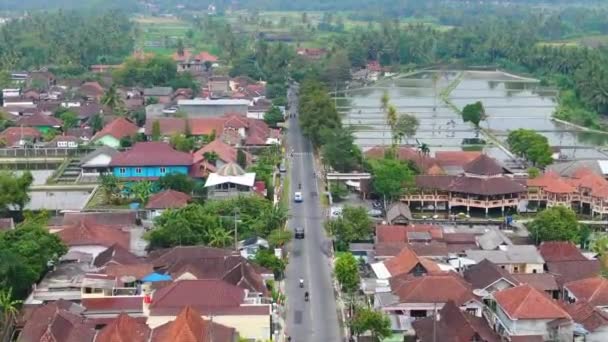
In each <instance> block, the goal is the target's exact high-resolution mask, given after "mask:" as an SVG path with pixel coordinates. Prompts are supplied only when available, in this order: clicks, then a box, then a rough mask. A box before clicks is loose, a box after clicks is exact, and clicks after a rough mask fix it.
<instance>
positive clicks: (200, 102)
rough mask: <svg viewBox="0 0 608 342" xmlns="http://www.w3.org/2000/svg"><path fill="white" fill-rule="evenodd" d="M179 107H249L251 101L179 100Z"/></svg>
mask: <svg viewBox="0 0 608 342" xmlns="http://www.w3.org/2000/svg"><path fill="white" fill-rule="evenodd" d="M177 105H178V106H228V105H232V106H249V100H238V99H218V100H206V99H193V100H177Z"/></svg>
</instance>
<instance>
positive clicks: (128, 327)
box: [95, 313, 150, 342]
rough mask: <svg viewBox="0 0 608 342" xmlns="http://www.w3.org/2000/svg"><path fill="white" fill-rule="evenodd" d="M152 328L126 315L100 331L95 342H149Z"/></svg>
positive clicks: (120, 316) (119, 316)
mask: <svg viewBox="0 0 608 342" xmlns="http://www.w3.org/2000/svg"><path fill="white" fill-rule="evenodd" d="M149 337H150V328H149V327H148V326H147V325H146V324H145V323H140V322H138V321H137V320H136V319H135V318H133V317H130V316H129V315H127V314H126V313H121V314H120V315H118V317H116V319H115V320H114V321H113V322H112V323H110V324H109V325H107V326H105V327H104V328H103V329H101V330H100V331H99V333H98V334H97V337H96V338H95V342H148V339H149Z"/></svg>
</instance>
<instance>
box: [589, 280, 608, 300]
mask: <svg viewBox="0 0 608 342" xmlns="http://www.w3.org/2000/svg"><path fill="white" fill-rule="evenodd" d="M596 279H598V280H599V281H600V284H599V286H597V288H596V289H595V291H593V293H592V294H591V296H589V299H588V301H591V300H592V299H593V298H594V297H595V295H596V294H597V293H598V292H599V291H600V290H601V289H602V287H604V286H606V285H607V282H606V280H605V279H604V278H602V277H596Z"/></svg>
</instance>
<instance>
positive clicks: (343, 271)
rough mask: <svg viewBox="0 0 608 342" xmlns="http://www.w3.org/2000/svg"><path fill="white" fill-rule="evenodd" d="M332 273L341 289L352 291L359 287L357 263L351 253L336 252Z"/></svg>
mask: <svg viewBox="0 0 608 342" xmlns="http://www.w3.org/2000/svg"><path fill="white" fill-rule="evenodd" d="M334 274H335V275H336V279H337V280H338V282H339V283H340V286H341V287H342V291H344V292H350V293H352V292H355V291H357V290H358V289H359V282H360V279H359V263H358V262H357V259H355V257H354V256H353V255H352V254H351V253H348V252H342V253H339V254H338V256H337V258H336V262H335V266H334Z"/></svg>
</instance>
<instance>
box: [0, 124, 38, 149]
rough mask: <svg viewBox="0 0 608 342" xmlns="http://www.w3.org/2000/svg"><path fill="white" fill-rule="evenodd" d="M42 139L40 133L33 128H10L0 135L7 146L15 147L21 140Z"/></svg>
mask: <svg viewBox="0 0 608 342" xmlns="http://www.w3.org/2000/svg"><path fill="white" fill-rule="evenodd" d="M40 137H42V134H40V131H38V130H37V129H35V128H33V127H9V128H7V129H5V130H4V131H2V133H0V138H4V139H5V140H6V146H9V147H10V146H15V145H16V144H17V143H18V142H19V140H21V138H23V139H39V138H40Z"/></svg>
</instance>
